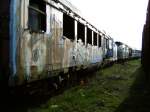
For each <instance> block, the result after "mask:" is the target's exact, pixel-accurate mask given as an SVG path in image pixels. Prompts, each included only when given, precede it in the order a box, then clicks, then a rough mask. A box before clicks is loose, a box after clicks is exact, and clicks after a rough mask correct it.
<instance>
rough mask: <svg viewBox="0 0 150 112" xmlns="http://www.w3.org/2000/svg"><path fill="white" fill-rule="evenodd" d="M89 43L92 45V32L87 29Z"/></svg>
mask: <svg viewBox="0 0 150 112" xmlns="http://www.w3.org/2000/svg"><path fill="white" fill-rule="evenodd" d="M87 43H88V44H91V45H92V30H91V29H90V28H87Z"/></svg>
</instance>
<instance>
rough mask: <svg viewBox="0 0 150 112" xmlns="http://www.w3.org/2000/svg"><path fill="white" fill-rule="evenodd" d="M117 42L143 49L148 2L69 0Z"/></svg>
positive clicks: (146, 0)
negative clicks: (143, 32)
mask: <svg viewBox="0 0 150 112" xmlns="http://www.w3.org/2000/svg"><path fill="white" fill-rule="evenodd" d="M68 1H70V2H71V3H72V4H73V5H75V6H76V7H77V8H78V9H79V10H81V13H82V15H83V16H84V17H85V18H86V19H87V20H88V21H89V22H91V24H93V25H94V26H96V27H97V28H98V29H100V30H105V32H106V33H108V34H109V35H110V36H111V37H113V38H114V39H115V40H116V41H122V42H124V43H126V44H128V45H129V46H131V47H132V48H136V49H141V44H142V31H143V25H144V23H145V19H146V9H147V4H148V0H68Z"/></svg>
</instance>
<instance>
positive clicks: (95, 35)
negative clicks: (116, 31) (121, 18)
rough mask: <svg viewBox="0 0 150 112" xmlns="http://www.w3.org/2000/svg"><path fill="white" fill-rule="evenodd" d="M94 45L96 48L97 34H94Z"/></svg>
mask: <svg viewBox="0 0 150 112" xmlns="http://www.w3.org/2000/svg"><path fill="white" fill-rule="evenodd" d="M94 45H95V46H97V33H95V32H94Z"/></svg>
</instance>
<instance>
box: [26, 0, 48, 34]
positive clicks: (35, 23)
mask: <svg viewBox="0 0 150 112" xmlns="http://www.w3.org/2000/svg"><path fill="white" fill-rule="evenodd" d="M28 16H29V22H28V26H29V29H30V30H31V31H35V32H45V31H46V3H45V2H43V0H30V1H29V15H28Z"/></svg>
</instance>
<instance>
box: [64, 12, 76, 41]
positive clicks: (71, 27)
mask: <svg viewBox="0 0 150 112" xmlns="http://www.w3.org/2000/svg"><path fill="white" fill-rule="evenodd" d="M63 35H64V36H65V37H67V38H69V39H71V40H74V35H75V24H74V19H73V18H71V17H70V16H68V15H67V14H65V13H64V14H63Z"/></svg>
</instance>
